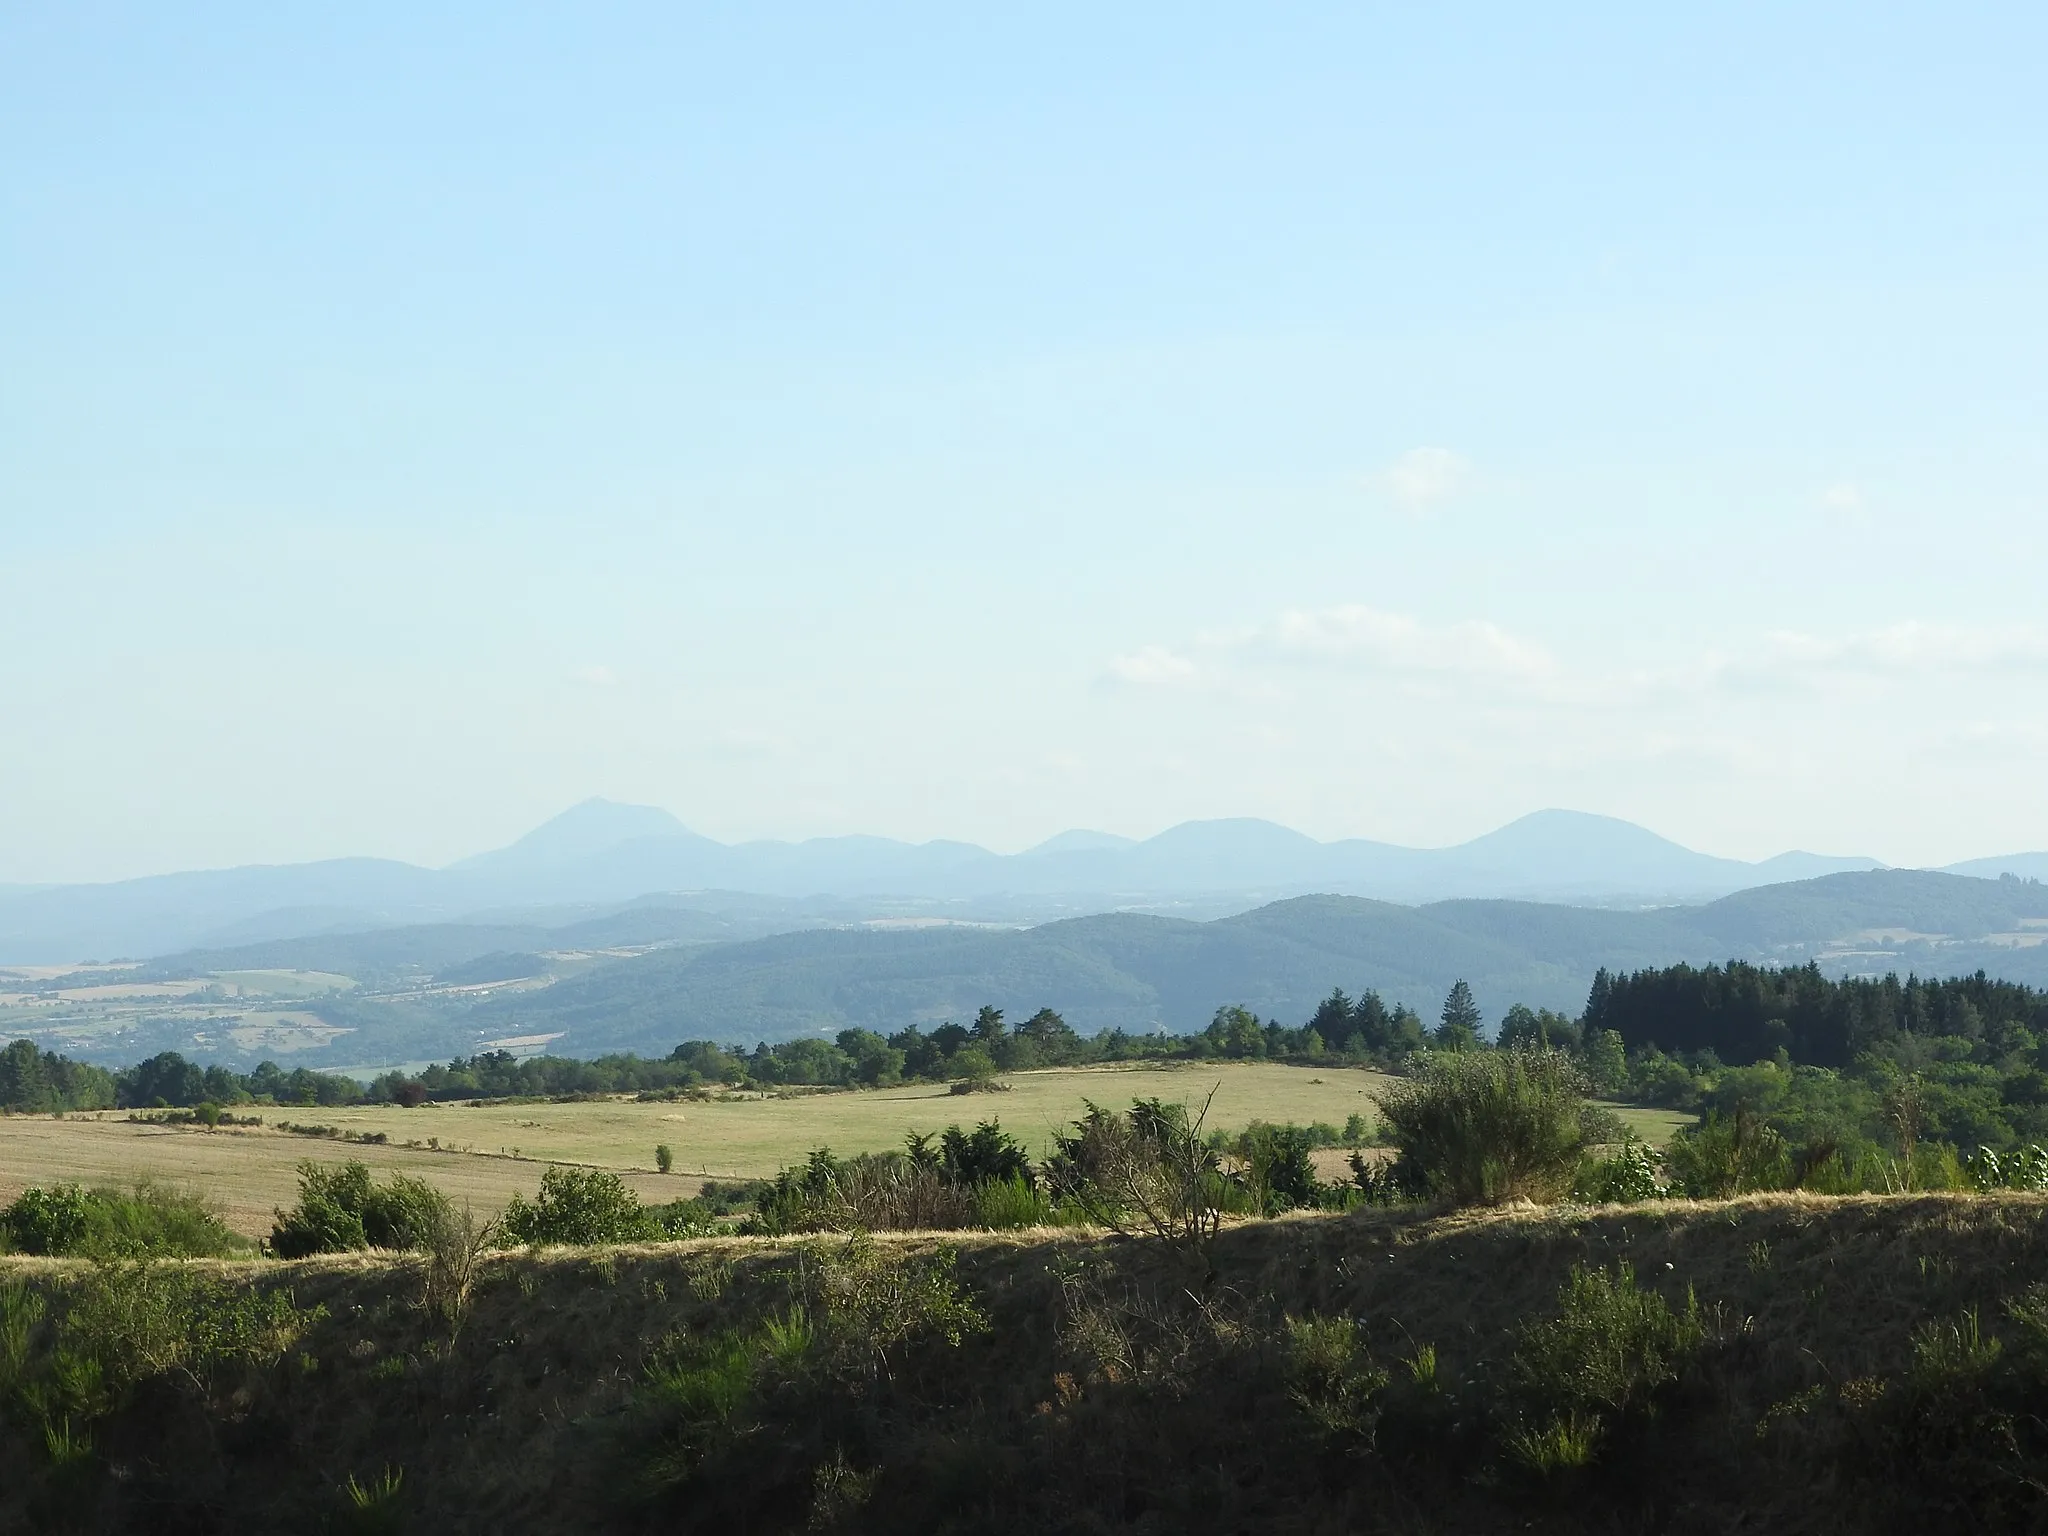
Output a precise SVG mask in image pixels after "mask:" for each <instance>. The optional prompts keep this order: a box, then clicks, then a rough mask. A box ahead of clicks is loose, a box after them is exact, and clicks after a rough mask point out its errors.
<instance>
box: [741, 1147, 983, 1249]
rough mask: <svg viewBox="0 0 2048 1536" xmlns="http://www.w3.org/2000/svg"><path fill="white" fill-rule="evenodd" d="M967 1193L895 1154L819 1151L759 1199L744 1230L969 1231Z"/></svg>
mask: <svg viewBox="0 0 2048 1536" xmlns="http://www.w3.org/2000/svg"><path fill="white" fill-rule="evenodd" d="M974 1210H975V1205H974V1191H973V1189H972V1188H970V1187H968V1186H965V1185H959V1184H948V1183H947V1182H946V1181H945V1178H944V1177H943V1175H942V1174H941V1172H940V1169H939V1167H938V1166H937V1164H936V1163H934V1162H930V1161H927V1162H923V1163H920V1162H919V1161H917V1160H916V1159H914V1158H912V1157H911V1156H909V1155H907V1154H905V1153H901V1152H890V1153H885V1154H882V1155H880V1156H876V1155H874V1154H869V1153H863V1154H862V1155H860V1156H858V1157H850V1158H838V1157H834V1156H833V1155H832V1153H831V1151H830V1149H828V1148H825V1147H819V1148H817V1149H816V1150H815V1151H813V1152H812V1153H811V1155H810V1156H809V1157H808V1158H807V1159H806V1160H805V1161H804V1163H803V1165H802V1166H801V1167H797V1168H785V1169H783V1171H782V1172H781V1174H780V1175H778V1176H777V1178H776V1180H775V1182H774V1183H773V1184H771V1185H770V1186H769V1187H768V1188H767V1189H766V1190H764V1191H763V1192H762V1194H761V1197H760V1199H759V1201H758V1202H757V1204H756V1207H755V1214H754V1219H753V1220H752V1221H750V1222H749V1223H748V1224H747V1228H746V1230H749V1231H754V1232H765V1233H769V1234H774V1235H781V1234H785V1233H790V1232H850V1231H853V1230H855V1229H856V1228H860V1229H865V1230H868V1231H875V1232H885V1231H895V1232H910V1231H933V1230H944V1229H950V1228H958V1227H968V1226H973V1225H975V1220H974Z"/></svg>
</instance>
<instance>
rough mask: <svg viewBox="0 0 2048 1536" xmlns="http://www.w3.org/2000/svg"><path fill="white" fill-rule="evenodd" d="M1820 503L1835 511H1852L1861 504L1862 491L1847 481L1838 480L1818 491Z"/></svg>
mask: <svg viewBox="0 0 2048 1536" xmlns="http://www.w3.org/2000/svg"><path fill="white" fill-rule="evenodd" d="M1820 504H1821V505H1822V506H1824V507H1828V508H1831V509H1833V510H1834V511H1836V512H1854V511H1855V510H1856V509H1857V508H1858V507H1860V506H1862V505H1863V493H1862V492H1861V491H1859V490H1858V489H1857V488H1856V487H1855V486H1853V485H1851V484H1849V482H1848V481H1846V480H1843V481H1839V482H1837V483H1836V484H1834V485H1831V486H1829V487H1828V488H1827V489H1826V490H1824V491H1822V492H1821V493H1820Z"/></svg>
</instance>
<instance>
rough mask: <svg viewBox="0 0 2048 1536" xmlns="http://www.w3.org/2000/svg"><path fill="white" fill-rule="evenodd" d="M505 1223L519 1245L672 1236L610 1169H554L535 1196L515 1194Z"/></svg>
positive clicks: (507, 1233) (543, 1177)
mask: <svg viewBox="0 0 2048 1536" xmlns="http://www.w3.org/2000/svg"><path fill="white" fill-rule="evenodd" d="M500 1225H501V1227H502V1228H503V1231H504V1234H505V1237H506V1238H507V1239H508V1240H509V1241H512V1242H516V1243H566V1244H584V1245H587V1244H591V1243H643V1242H653V1241H656V1240H658V1239H660V1238H663V1237H665V1236H667V1235H668V1234H667V1233H666V1232H664V1231H663V1230H662V1227H661V1224H660V1222H658V1221H657V1220H656V1219H655V1218H654V1217H653V1216H652V1215H650V1214H649V1213H648V1211H647V1208H646V1207H645V1206H643V1205H641V1203H640V1197H639V1196H637V1195H635V1194H634V1193H633V1192H632V1191H631V1190H630V1189H628V1188H626V1186H625V1185H624V1184H622V1183H621V1182H620V1181H619V1176H618V1175H617V1174H615V1173H613V1172H611V1171H610V1170H608V1169H604V1168H561V1167H555V1168H550V1169H548V1170H547V1171H546V1172H545V1173H543V1174H542V1175H541V1176H540V1192H539V1193H538V1194H537V1195H535V1196H534V1198H533V1199H532V1200H528V1199H526V1198H525V1197H524V1196H523V1195H514V1196H513V1197H512V1200H511V1203H510V1204H508V1205H507V1206H506V1207H505V1214H504V1217H503V1218H502V1221H501V1223H500Z"/></svg>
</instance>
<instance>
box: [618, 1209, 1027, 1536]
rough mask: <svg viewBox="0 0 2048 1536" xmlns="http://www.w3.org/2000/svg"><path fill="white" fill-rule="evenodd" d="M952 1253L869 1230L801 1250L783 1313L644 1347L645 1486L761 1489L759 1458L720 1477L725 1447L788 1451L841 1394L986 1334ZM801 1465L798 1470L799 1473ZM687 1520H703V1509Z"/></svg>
mask: <svg viewBox="0 0 2048 1536" xmlns="http://www.w3.org/2000/svg"><path fill="white" fill-rule="evenodd" d="M953 1267H954V1255H953V1254H952V1253H951V1252H950V1251H949V1250H946V1249H941V1250H939V1251H938V1252H937V1253H933V1254H928V1255H914V1254H903V1253H899V1252H894V1251H891V1250H889V1249H886V1248H883V1247H882V1246H881V1245H880V1244H878V1243H876V1242H875V1240H874V1238H873V1237H872V1236H870V1235H869V1234H868V1233H865V1232H855V1233H852V1234H850V1235H848V1236H847V1237H845V1238H843V1239H838V1238H832V1239H823V1240H819V1241H816V1242H813V1243H810V1244H808V1245H807V1246H805V1247H804V1248H803V1249H802V1250H801V1251H800V1253H799V1254H798V1258H797V1266H796V1271H795V1273H794V1274H793V1275H792V1276H791V1282H792V1284H791V1289H792V1292H793V1295H792V1298H791V1304H790V1306H789V1307H788V1308H787V1309H786V1310H784V1311H780V1312H776V1313H771V1314H769V1315H767V1316H764V1317H760V1318H757V1319H756V1320H754V1321H753V1322H751V1323H749V1324H747V1325H744V1326H737V1327H726V1328H722V1329H719V1330H717V1331H716V1332H713V1333H710V1334H689V1333H678V1334H675V1335H671V1336H670V1337H669V1338H668V1339H666V1340H664V1341H663V1343H662V1344H661V1345H659V1346H657V1348H656V1349H655V1350H654V1351H653V1352H652V1354H651V1356H650V1358H649V1361H648V1365H647V1369H646V1375H645V1379H644V1384H643V1386H642V1388H641V1391H640V1392H639V1393H638V1394H637V1395H636V1399H635V1403H634V1407H635V1410H636V1416H637V1417H638V1419H639V1421H640V1426H641V1431H642V1434H643V1436H645V1437H646V1438H648V1439H650V1440H651V1441H652V1442H653V1445H652V1450H651V1454H650V1455H649V1456H648V1457H647V1459H646V1461H645V1463H644V1468H645V1472H644V1482H645V1485H646V1491H648V1492H650V1493H657V1492H660V1491H662V1490H663V1489H668V1488H674V1487H677V1486H679V1485H682V1484H686V1483H692V1482H699V1481H701V1482H702V1483H703V1484H704V1485H705V1486H707V1487H712V1488H715V1487H717V1486H719V1485H720V1484H721V1482H723V1483H724V1484H726V1485H728V1486H730V1485H733V1484H734V1483H735V1482H736V1481H751V1482H754V1483H758V1482H759V1480H760V1477H761V1475H762V1474H761V1471H760V1468H759V1463H752V1464H746V1463H743V1464H742V1465H741V1467H740V1469H739V1470H738V1472H737V1474H736V1477H728V1478H724V1479H721V1478H719V1477H718V1476H716V1472H717V1470H718V1469H717V1467H716V1463H717V1462H718V1461H719V1459H720V1458H721V1457H722V1456H723V1455H725V1454H726V1453H727V1452H729V1451H734V1450H736V1449H738V1448H741V1447H743V1446H746V1445H752V1444H758V1443H760V1442H761V1441H762V1440H763V1439H764V1437H763V1436H762V1434H761V1433H760V1432H761V1431H762V1430H763V1429H766V1428H774V1429H776V1430H777V1431H778V1433H777V1434H776V1435H774V1436H773V1437H767V1438H770V1439H771V1440H772V1442H773V1443H777V1444H785V1445H786V1444H787V1443H788V1442H789V1440H790V1439H791V1438H792V1436H791V1434H790V1431H791V1430H792V1429H794V1428H795V1427H796V1426H803V1427H805V1428H806V1429H810V1428H814V1427H815V1426H816V1424H817V1422H818V1420H819V1419H820V1418H821V1417H823V1416H827V1415H831V1414H833V1413H835V1412H838V1411H843V1409H844V1406H845V1403H846V1401H847V1396H848V1394H847V1391H846V1389H847V1388H848V1387H854V1388H855V1389H856V1396H857V1395H858V1393H859V1392H860V1391H863V1390H865V1389H866V1387H867V1386H868V1385H869V1384H871V1383H873V1382H875V1381H876V1380H877V1379H882V1380H886V1379H888V1378H890V1377H892V1376H893V1375H894V1374H895V1372H896V1371H897V1370H898V1369H900V1368H901V1367H902V1365H903V1364H904V1363H905V1361H906V1360H907V1359H908V1358H909V1356H910V1355H911V1354H912V1352H914V1351H916V1350H919V1349H924V1348H929V1347H934V1346H939V1347H954V1348H957V1347H958V1346H959V1345H960V1344H961V1343H962V1342H964V1341H965V1340H966V1339H967V1338H968V1337H970V1336H971V1335H974V1334H979V1333H983V1332H986V1331H987V1329H988V1326H989V1324H988V1318H987V1315H986V1314H985V1313H984V1312H983V1311H982V1309H981V1307H980V1306H979V1305H978V1304H977V1303H976V1302H975V1300H974V1299H973V1298H972V1297H970V1296H969V1295H967V1294H966V1293H965V1292H964V1291H963V1290H962V1289H961V1287H960V1285H959V1282H958V1281H957V1280H956V1279H955V1277H954V1273H953ZM801 1465H802V1463H801V1462H800V1461H799V1462H797V1463H795V1466H794V1468H793V1470H799V1469H800V1468H801ZM694 1513H695V1514H696V1515H697V1516H699V1517H701V1516H702V1515H703V1514H704V1511H703V1510H701V1509H699V1510H696V1511H694Z"/></svg>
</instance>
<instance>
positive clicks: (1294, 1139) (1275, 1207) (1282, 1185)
mask: <svg viewBox="0 0 2048 1536" xmlns="http://www.w3.org/2000/svg"><path fill="white" fill-rule="evenodd" d="M1315 1129H1316V1128H1313V1127H1312V1128H1310V1129H1307V1130H1304V1129H1303V1128H1302V1127H1300V1126H1298V1125H1255V1126H1253V1127H1252V1128H1251V1129H1250V1130H1248V1131H1247V1132H1245V1134H1244V1136H1243V1137H1242V1138H1240V1140H1239V1143H1238V1155H1239V1157H1241V1158H1242V1159H1243V1163H1244V1166H1243V1169H1242V1171H1241V1172H1240V1174H1239V1175H1238V1178H1239V1182H1240V1183H1242V1184H1243V1185H1244V1188H1245V1192H1246V1193H1247V1194H1248V1195H1249V1196H1250V1198H1251V1202H1252V1205H1253V1207H1254V1208H1255V1209H1256V1210H1258V1211H1259V1212H1260V1214H1262V1215H1273V1214H1275V1213H1277V1212H1280V1211H1288V1210H1298V1209H1307V1210H1314V1209H1316V1208H1317V1207H1318V1206H1320V1205H1321V1204H1322V1203H1323V1185H1322V1181H1321V1180H1320V1179H1318V1178H1317V1177H1316V1165H1315V1159H1314V1158H1313V1157H1311V1156H1310V1155H1309V1154H1310V1153H1311V1151H1312V1150H1313V1149H1314V1146H1315V1143H1316V1141H1317V1137H1316V1136H1315ZM1324 1129H1327V1127H1325V1128H1324Z"/></svg>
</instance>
